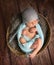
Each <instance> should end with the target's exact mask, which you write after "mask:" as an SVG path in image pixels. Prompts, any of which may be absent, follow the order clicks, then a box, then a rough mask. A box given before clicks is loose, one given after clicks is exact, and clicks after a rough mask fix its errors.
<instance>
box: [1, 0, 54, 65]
mask: <svg viewBox="0 0 54 65" xmlns="http://www.w3.org/2000/svg"><path fill="white" fill-rule="evenodd" d="M53 4H54V2H53V0H0V65H54V5H53ZM27 6H32V7H33V8H35V9H37V11H38V12H39V13H41V14H42V15H44V16H45V17H46V18H47V19H48V21H49V23H50V26H51V30H52V35H51V41H50V42H49V45H48V46H47V48H45V49H44V50H43V52H42V53H41V54H40V55H38V56H36V57H35V58H34V59H32V60H31V59H29V58H24V57H19V56H16V55H15V54H13V53H12V52H11V51H10V50H9V48H8V47H7V43H6V31H7V27H8V26H9V25H10V20H11V18H12V16H14V15H15V14H17V13H19V12H21V11H22V10H23V9H24V8H25V7H27Z"/></svg>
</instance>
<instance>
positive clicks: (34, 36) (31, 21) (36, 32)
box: [18, 8, 44, 58]
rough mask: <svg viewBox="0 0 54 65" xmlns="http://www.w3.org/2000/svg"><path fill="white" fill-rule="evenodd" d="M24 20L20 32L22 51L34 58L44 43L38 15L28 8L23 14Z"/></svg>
mask: <svg viewBox="0 0 54 65" xmlns="http://www.w3.org/2000/svg"><path fill="white" fill-rule="evenodd" d="M22 18H23V23H22V24H21V25H20V27H19V30H18V41H19V46H20V48H21V50H22V51H24V52H25V53H29V57H31V58H34V56H35V55H36V54H37V53H38V52H39V50H40V49H41V48H42V46H43V43H44V36H43V32H42V29H41V27H40V25H39V24H38V22H39V20H38V15H37V13H36V12H35V10H34V9H33V8H28V9H26V10H25V11H24V12H23V14H22Z"/></svg>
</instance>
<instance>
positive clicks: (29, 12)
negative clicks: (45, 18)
mask: <svg viewBox="0 0 54 65" xmlns="http://www.w3.org/2000/svg"><path fill="white" fill-rule="evenodd" d="M35 19H38V14H37V12H36V11H35V10H34V9H33V8H32V7H30V8H26V9H25V10H24V11H23V13H22V20H23V23H27V22H29V21H31V20H35Z"/></svg>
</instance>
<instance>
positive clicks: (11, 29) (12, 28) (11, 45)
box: [6, 14, 51, 56]
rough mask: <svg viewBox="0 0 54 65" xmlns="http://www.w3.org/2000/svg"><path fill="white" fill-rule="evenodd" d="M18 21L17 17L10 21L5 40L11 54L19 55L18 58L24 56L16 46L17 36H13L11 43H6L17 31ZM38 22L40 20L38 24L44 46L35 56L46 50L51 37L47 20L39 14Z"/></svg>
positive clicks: (19, 21) (19, 22) (18, 17)
mask: <svg viewBox="0 0 54 65" xmlns="http://www.w3.org/2000/svg"><path fill="white" fill-rule="evenodd" d="M20 19H21V18H20V16H19V15H17V16H15V17H14V18H13V19H12V21H11V22H12V24H11V25H10V26H9V27H8V29H7V35H6V39H7V45H8V47H9V48H10V50H11V51H12V52H13V53H15V54H16V55H19V56H25V55H26V54H25V53H24V52H22V51H21V49H20V48H19V46H18V44H17V43H18V42H17V36H15V38H14V39H13V41H12V42H11V43H8V41H9V39H10V38H11V36H12V35H13V34H14V32H15V31H16V30H17V28H18V26H19V25H20V24H21V20H20ZM39 20H40V22H39V24H40V25H41V27H42V30H43V33H44V38H45V40H44V45H43V47H42V49H41V50H40V51H39V52H38V54H37V55H39V54H40V53H41V52H42V51H43V50H44V48H46V46H47V45H48V43H49V40H50V37H51V29H50V25H49V23H48V21H47V19H46V18H45V17H44V16H43V15H41V14H39Z"/></svg>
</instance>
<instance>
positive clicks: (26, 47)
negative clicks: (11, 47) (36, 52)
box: [17, 23, 44, 53]
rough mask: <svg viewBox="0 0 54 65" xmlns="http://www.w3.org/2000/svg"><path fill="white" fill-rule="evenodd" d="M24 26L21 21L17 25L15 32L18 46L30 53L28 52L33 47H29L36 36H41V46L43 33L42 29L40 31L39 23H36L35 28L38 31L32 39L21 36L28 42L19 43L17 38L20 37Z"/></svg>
mask: <svg viewBox="0 0 54 65" xmlns="http://www.w3.org/2000/svg"><path fill="white" fill-rule="evenodd" d="M25 27H26V25H25V23H22V24H21V25H20V26H19V28H18V32H17V38H18V45H19V47H20V48H21V50H22V51H23V52H25V53H30V52H32V51H33V49H30V47H31V45H32V44H33V43H34V41H35V40H36V39H37V38H41V39H42V46H43V44H44V35H43V31H42V29H41V27H40V25H39V24H37V25H36V28H37V31H38V35H36V36H35V37H34V38H33V39H32V40H31V39H29V38H28V37H26V36H23V37H24V38H25V39H26V41H28V42H26V43H25V44H21V43H20V41H19V39H20V37H22V35H21V33H22V30H23V29H24V28H25Z"/></svg>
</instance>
